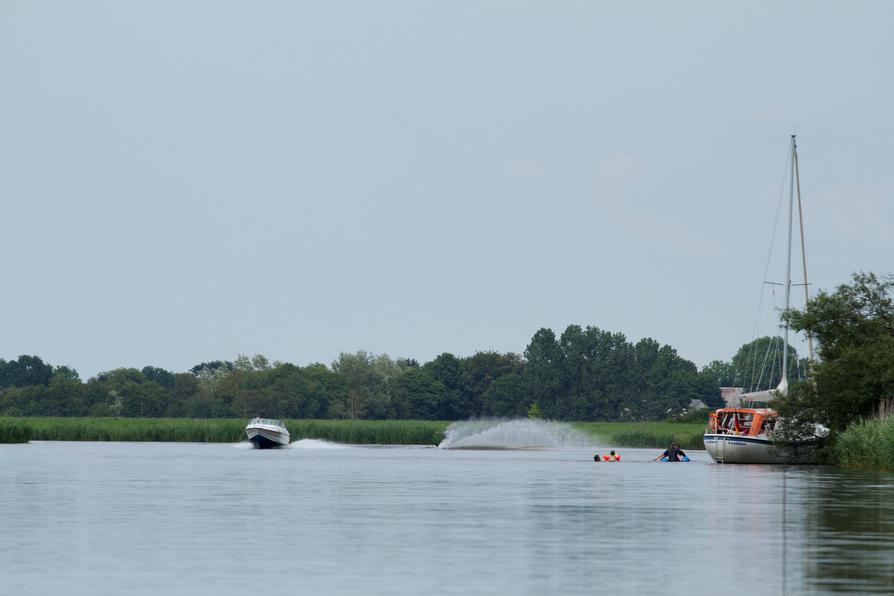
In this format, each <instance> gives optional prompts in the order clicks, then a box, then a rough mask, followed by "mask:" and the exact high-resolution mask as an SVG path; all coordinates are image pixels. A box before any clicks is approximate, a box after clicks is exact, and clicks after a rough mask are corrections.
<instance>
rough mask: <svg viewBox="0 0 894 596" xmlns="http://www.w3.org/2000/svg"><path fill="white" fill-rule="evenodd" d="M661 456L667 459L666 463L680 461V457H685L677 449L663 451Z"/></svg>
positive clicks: (680, 450) (681, 451)
mask: <svg viewBox="0 0 894 596" xmlns="http://www.w3.org/2000/svg"><path fill="white" fill-rule="evenodd" d="M662 455H663V456H664V457H666V458H667V461H680V458H681V457H686V454H685V453H683V450H682V449H680V448H679V447H671V448H670V449H665V450H664V453H662Z"/></svg>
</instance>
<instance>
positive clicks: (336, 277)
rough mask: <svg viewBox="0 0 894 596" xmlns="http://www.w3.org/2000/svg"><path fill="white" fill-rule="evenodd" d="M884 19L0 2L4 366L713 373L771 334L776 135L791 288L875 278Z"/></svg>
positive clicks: (889, 207) (0, 344) (776, 9)
mask: <svg viewBox="0 0 894 596" xmlns="http://www.w3.org/2000/svg"><path fill="white" fill-rule="evenodd" d="M892 22H894V5H892V4H891V3H888V2H851V3H843V2H839V3H832V2H786V3H778V2H747V3H746V2H743V3H736V4H733V3H717V2H685V3H682V2H680V3H670V2H595V1H594V2H590V1H586V2H584V1H580V2H577V1H550V2H525V1H505V2H503V1H485V2H420V1H407V2H392V1H388V0H383V1H381V2H360V1H357V2H349V1H333V2H286V1H282V2H278V1H273V0H268V1H263V2H224V1H217V0H208V1H199V0H187V1H176V2H175V1H171V0H160V1H157V0H156V1H152V2H149V1H134V2H112V1H109V2H97V1H94V0H84V1H81V2H77V3H73V2H65V1H40V0H38V1H31V0H22V1H19V0H0V73H2V76H0V255H2V266H0V358H5V359H7V360H9V359H12V358H16V357H17V356H18V355H20V354H35V355H38V356H40V357H41V358H43V359H44V361H47V362H50V363H51V364H54V365H68V366H72V367H74V368H75V369H77V370H78V371H79V373H80V374H81V377H82V378H85V379H86V378H89V377H91V376H93V375H96V374H97V373H99V372H101V371H105V370H111V369H114V368H118V367H137V368H142V367H143V366H146V365H151V366H159V367H162V368H166V369H168V370H173V371H176V372H180V371H185V370H188V369H189V368H190V367H192V366H193V365H195V364H198V363H201V362H205V361H210V360H215V359H227V360H232V359H234V358H235V357H236V356H237V355H238V354H257V353H262V354H265V355H266V356H267V357H268V358H270V359H271V360H280V361H287V362H293V363H296V364H299V365H306V364H309V363H312V362H323V363H326V364H329V363H331V362H332V361H333V360H334V359H335V358H336V357H337V356H338V354H339V353H340V352H355V351H358V350H366V351H369V352H372V353H376V354H379V353H387V354H389V355H391V356H392V357H410V358H415V359H417V360H419V361H420V362H425V361H428V360H430V359H432V358H433V357H435V356H436V355H438V354H440V353H442V352H451V353H453V354H455V355H457V356H468V355H472V354H474V353H475V352H476V351H485V350H497V351H500V352H516V353H522V352H523V351H524V349H525V347H526V346H527V344H528V342H529V341H530V339H531V337H532V335H533V334H534V333H535V332H536V331H537V330H538V329H539V328H541V327H549V328H552V329H553V330H555V331H556V332H557V334H558V333H561V331H562V330H564V329H565V327H566V326H568V325H570V324H577V325H581V326H587V325H593V326H597V327H599V328H601V329H605V330H609V331H613V332H621V333H624V334H625V335H626V336H627V337H628V338H629V339H630V340H631V341H637V340H639V339H640V338H643V337H651V338H654V339H656V340H657V341H659V342H661V343H664V344H669V345H671V346H673V347H674V348H676V349H677V351H678V352H679V354H680V355H681V356H683V357H684V358H687V359H690V360H692V361H693V362H694V363H696V364H697V365H699V366H702V365H704V364H706V363H708V362H709V361H711V360H714V359H721V360H728V359H729V358H731V357H732V356H733V354H735V352H736V350H737V349H738V348H739V347H740V346H741V345H742V344H743V343H745V342H748V341H750V340H751V339H752V338H753V337H754V335H755V330H756V329H757V328H758V327H759V325H756V324H755V321H756V316H757V315H756V313H757V312H758V311H757V309H758V305H759V303H763V304H765V306H766V305H767V304H770V305H771V307H770V308H769V309H768V311H767V312H769V317H768V321H769V322H768V323H767V326H766V327H765V328H763V329H757V335H766V334H770V333H774V332H775V331H776V329H775V323H774V322H773V317H774V316H776V315H775V314H773V313H774V311H773V310H772V304H774V302H773V300H776V301H777V302H778V299H779V296H774V295H773V291H774V290H775V286H764V285H763V281H764V279H765V266H766V263H767V262H768V247H769V246H770V244H771V243H772V244H773V245H774V246H775V248H776V249H779V248H780V247H781V246H782V247H784V238H782V237H781V236H780V234H779V233H778V232H779V231H780V230H784V229H785V221H784V219H783V220H782V221H781V222H780V223H779V224H777V228H776V229H777V234H776V235H774V234H772V230H773V225H774V221H775V218H776V213H777V209H778V208H779V200H780V197H781V196H783V197H785V198H786V199H787V192H788V191H787V190H785V189H784V178H785V173H786V169H787V167H788V151H789V142H790V141H789V138H790V134H792V132H793V131H795V130H796V131H797V135H798V146H799V159H800V178H801V190H802V197H803V203H804V218H805V228H806V245H807V252H808V270H809V274H810V283H811V286H810V287H811V291H813V292H815V291H817V290H819V289H825V290H833V289H834V288H835V287H836V286H837V285H839V284H842V283H846V282H847V281H848V280H849V279H850V276H851V274H852V273H853V272H855V271H874V272H877V273H892V272H894V266H892V255H894V168H892V157H894V149H892V139H894V110H892V108H891V106H894V77H892V76H891V57H892V56H894V37H892V36H891V35H890V25H891V23H892ZM795 127H796V128H795ZM784 210H785V209H784V208H783V213H784ZM777 237H778V238H782V239H781V240H779V239H777ZM796 242H797V240H796ZM799 258H800V256H799V255H797V254H796V259H795V263H798V259H799ZM784 259H785V255H784V251H782V252H780V253H779V254H778V255H775V256H771V258H770V259H769V262H771V263H772V266H771V267H770V269H769V273H768V276H767V279H768V280H770V281H783V279H782V278H783V276H784V273H783V271H784ZM800 275H801V273H800V269H794V270H793V278H794V279H795V281H797V280H798V277H799V276H800ZM762 288H767V290H766V291H765V298H764V299H763V300H762V299H761V293H762V291H763V290H762ZM799 292H803V289H802V288H796V289H795V291H794V292H793V295H795V296H798V295H799ZM776 293H779V292H778V290H776ZM768 301H769V302H768ZM802 301H803V300H802ZM794 305H795V306H799V304H797V303H795V304H794ZM762 316H763V315H762ZM799 349H800V347H799Z"/></svg>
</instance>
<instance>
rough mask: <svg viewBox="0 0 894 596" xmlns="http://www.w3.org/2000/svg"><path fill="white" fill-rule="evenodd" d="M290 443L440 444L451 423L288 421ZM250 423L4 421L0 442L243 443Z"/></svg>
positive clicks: (148, 420) (50, 419)
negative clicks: (308, 441) (317, 440)
mask: <svg viewBox="0 0 894 596" xmlns="http://www.w3.org/2000/svg"><path fill="white" fill-rule="evenodd" d="M284 423H285V425H286V428H288V429H289V432H290V434H291V437H292V441H296V440H299V439H325V440H328V441H334V442H338V443H346V444H364V445H437V444H438V443H440V442H441V441H442V440H443V438H444V430H446V428H447V425H448V423H447V422H436V421H424V420H285V421H284ZM245 424H246V420H241V419H239V420H232V419H189V418H176V419H172V418H0V442H3V443H9V442H25V441H28V440H29V439H34V440H40V441H161V442H164V441H174V442H212V443H235V442H239V441H245V440H246V435H245Z"/></svg>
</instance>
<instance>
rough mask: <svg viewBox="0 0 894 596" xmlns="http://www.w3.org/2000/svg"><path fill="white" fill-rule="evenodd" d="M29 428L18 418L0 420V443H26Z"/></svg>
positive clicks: (29, 438) (29, 431) (29, 434)
mask: <svg viewBox="0 0 894 596" xmlns="http://www.w3.org/2000/svg"><path fill="white" fill-rule="evenodd" d="M30 440H31V427H30V426H28V425H27V424H26V423H25V422H23V421H22V420H20V419H18V418H0V443H27V442H28V441H30Z"/></svg>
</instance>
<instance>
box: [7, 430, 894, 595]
mask: <svg viewBox="0 0 894 596" xmlns="http://www.w3.org/2000/svg"><path fill="white" fill-rule="evenodd" d="M302 447H305V448H302ZM314 447H316V448H314ZM592 455H593V453H592V451H587V450H581V449H571V450H553V451H445V450H440V449H421V448H420V449H412V448H410V449H407V448H394V449H389V448H359V447H342V448H321V447H320V445H319V444H318V443H314V442H299V443H298V444H297V445H293V447H292V448H290V449H284V450H279V451H260V450H253V449H247V448H245V447H244V446H237V445H220V444H186V443H64V442H35V443H31V444H28V445H0V593H2V594H18V593H30V594H245V593H247V592H254V593H259V592H267V593H279V594H414V595H415V594H687V595H692V594H717V593H727V592H730V591H733V592H736V593H747V594H749V595H757V594H824V593H844V592H852V593H873V592H875V593H886V594H891V593H894V475H892V474H883V473H865V472H850V471H842V470H837V469H831V468H818V467H770V466H719V465H716V464H713V463H711V462H710V460H709V459H708V457H707V456H706V455H705V454H704V453H703V452H695V453H693V454H691V455H693V456H694V457H693V461H692V462H690V463H686V464H661V463H652V462H650V461H649V460H650V459H651V457H653V456H654V455H656V453H653V452H652V451H644V450H625V451H623V452H622V455H623V456H624V461H623V462H621V463H620V464H610V463H595V462H593V460H592Z"/></svg>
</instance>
